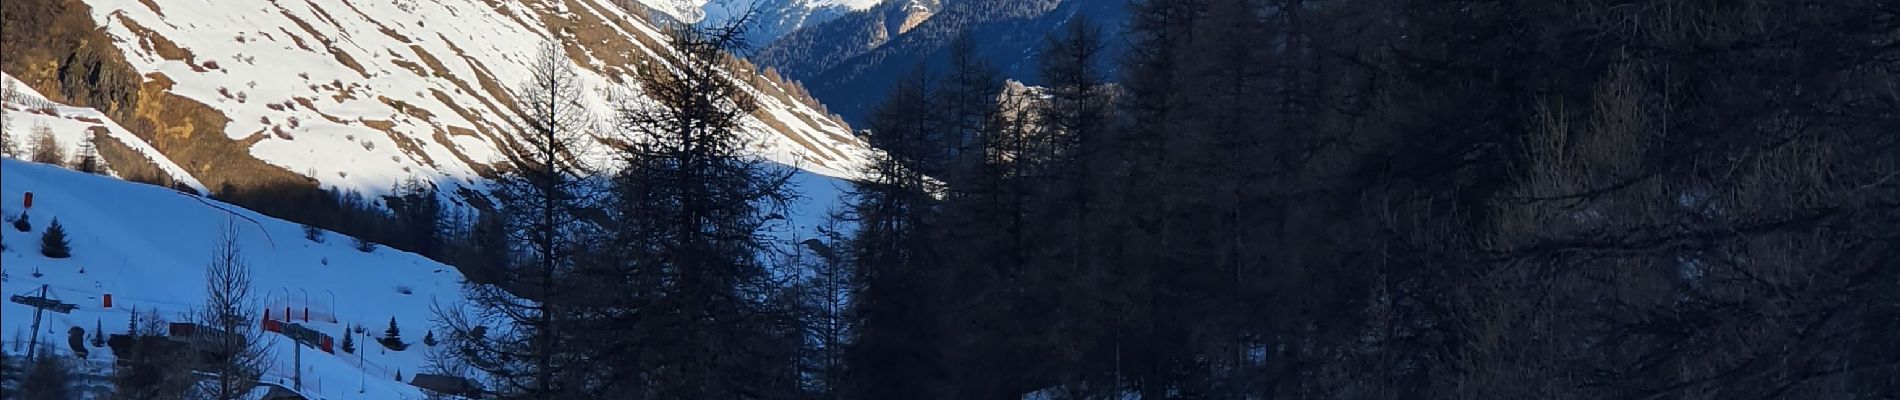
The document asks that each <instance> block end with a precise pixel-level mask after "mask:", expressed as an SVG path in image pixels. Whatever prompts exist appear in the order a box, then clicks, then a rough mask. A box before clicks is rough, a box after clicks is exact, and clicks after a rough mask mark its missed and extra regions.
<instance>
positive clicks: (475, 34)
mask: <svg viewBox="0 0 1900 400" xmlns="http://www.w3.org/2000/svg"><path fill="white" fill-rule="evenodd" d="M213 3H216V4H213ZM241 3H242V5H241V6H238V4H235V3H226V2H203V1H177V0H7V1H5V2H0V8H4V12H5V18H6V20H5V21H4V23H6V25H7V27H8V29H6V31H5V36H4V37H0V45H4V47H5V48H6V49H7V52H6V58H5V59H4V60H0V69H4V71H5V72H7V73H8V74H10V75H12V76H14V77H16V78H18V79H20V80H21V81H22V82H24V83H25V84H27V85H28V86H30V87H32V88H35V89H37V90H39V91H40V92H41V93H44V94H46V96H47V97H48V98H50V99H51V100H54V101H58V102H61V103H66V104H71V105H75V106H83V107H91V108H95V109H98V110H100V111H102V112H104V113H105V114H106V115H107V116H108V117H110V118H111V119H113V120H114V121H116V122H118V123H119V124H120V125H123V126H124V127H125V128H126V129H127V130H129V131H131V132H133V133H134V134H135V135H137V137H138V138H139V139H142V140H144V141H146V142H148V143H150V144H151V145H152V146H153V147H155V148H157V150H158V151H159V152H161V153H162V154H163V156H164V157H167V158H169V159H170V160H171V161H173V162H176V163H177V164H178V165H180V166H182V167H183V169H185V170H186V171H189V174H190V175H192V177H194V178H196V179H197V180H199V181H202V182H203V183H204V185H205V186H207V187H209V188H210V189H211V190H212V191H213V192H229V191H243V190H253V189H256V188H262V187H302V188H310V189H314V188H318V187H330V186H336V187H344V188H356V189H361V190H364V191H367V192H371V193H375V192H377V191H379V190H383V189H387V188H388V187H390V186H391V185H392V184H393V183H394V182H396V181H399V180H402V179H407V178H412V177H413V178H421V179H424V180H428V181H432V182H435V183H436V184H437V185H438V186H440V187H441V189H442V190H441V191H442V192H444V193H458V192H464V193H465V192H467V191H469V190H472V191H474V192H475V193H479V192H480V191H482V190H484V188H485V187H486V184H485V183H484V182H485V179H486V178H488V177H492V176H493V173H494V171H495V170H496V169H497V168H501V167H504V166H505V165H507V164H508V163H509V162H510V160H511V159H512V157H513V154H514V151H513V148H514V146H515V143H516V140H515V139H514V135H515V132H518V131H520V130H521V129H520V128H521V127H520V126H519V125H518V123H517V122H516V121H517V120H518V118H516V117H515V116H516V115H518V113H517V111H516V110H518V107H517V106H516V104H515V102H516V98H515V93H517V91H516V90H515V88H517V87H519V86H521V84H522V83H523V80H524V79H525V76H526V63H527V60H528V59H529V57H532V56H533V55H534V54H535V53H536V52H537V51H538V47H539V46H538V44H539V43H542V42H544V41H545V40H546V39H547V38H549V37H559V38H561V42H562V43H563V50H564V53H565V54H566V56H567V57H568V58H569V59H570V60H572V61H573V62H574V63H575V65H576V66H577V67H578V68H579V69H581V70H582V71H583V80H585V81H586V82H585V83H586V86H587V87H588V89H589V90H590V91H592V92H593V93H595V94H596V95H597V96H596V97H597V98H596V99H594V100H595V104H594V105H595V106H596V107H595V110H596V112H597V113H599V114H601V117H602V119H603V120H604V119H606V118H608V116H607V114H608V110H609V107H607V105H608V104H609V103H608V100H607V98H608V95H609V93H610V92H615V91H619V92H622V93H625V94H628V95H631V96H634V98H638V97H639V96H640V94H639V93H640V89H639V87H638V86H637V85H636V84H634V83H633V82H635V80H634V79H633V76H635V74H637V73H640V71H642V70H647V71H661V73H664V71H668V70H669V68H670V67H669V65H670V64H671V62H672V61H673V57H675V55H674V54H675V53H673V51H672V50H671V49H670V48H668V47H667V46H666V44H665V43H666V40H665V38H664V35H663V34H662V33H661V31H660V30H658V29H656V28H654V27H652V26H650V25H647V23H646V22H644V20H643V19H642V18H639V17H636V16H634V15H632V14H628V13H626V12H625V11H623V10H621V9H620V8H619V7H617V6H615V5H613V4H612V2H611V1H610V0H433V1H425V0H395V1H367V0H327V1H303V0H261V1H254V2H253V1H246V2H241ZM730 72H731V74H732V76H733V77H734V79H737V80H741V81H744V82H746V83H747V85H748V87H750V88H751V92H752V93H751V94H752V97H753V98H755V99H757V100H758V101H759V102H760V107H759V108H758V111H757V112H756V113H755V115H754V116H753V117H754V118H752V119H751V120H750V121H747V122H746V123H745V127H746V129H748V130H751V131H753V132H755V133H756V134H757V135H758V136H759V137H760V138H761V140H760V142H759V143H760V146H759V147H758V150H759V151H760V153H761V154H762V155H764V156H766V157H768V158H771V159H774V160H777V161H780V162H782V163H786V164H790V165H796V166H799V167H801V168H805V169H809V170H812V171H814V172H818V173H821V174H828V175H834V176H848V175H850V174H852V173H854V171H856V169H857V167H858V166H859V165H861V164H862V163H863V162H864V160H865V159H866V158H865V157H866V156H867V155H868V151H869V150H868V149H867V148H866V147H865V145H864V144H863V143H862V142H860V141H858V140H857V139H856V138H855V137H854V136H853V135H852V134H851V131H850V128H849V127H847V126H845V125H843V124H842V123H839V122H837V121H836V120H835V119H833V118H830V116H828V115H826V113H825V112H824V111H822V110H821V109H820V107H819V106H816V104H815V103H812V102H810V101H809V100H807V99H806V98H804V96H803V94H802V90H801V89H799V88H796V87H794V86H791V85H789V84H787V83H785V82H783V81H782V80H779V79H776V77H774V78H770V79H768V78H765V77H764V76H762V75H761V74H759V73H757V72H755V71H753V70H752V68H751V66H750V65H749V64H744V63H734V64H733V67H732V70H731V71H730ZM601 136H602V138H603V139H607V137H606V136H608V135H606V134H602V135H601ZM107 149H108V151H106V152H105V155H106V156H107V157H108V158H112V157H119V156H115V155H114V153H115V152H114V151H110V150H109V149H110V146H107ZM108 161H111V162H115V163H117V162H119V160H110V159H109V160H108ZM128 162H129V161H128Z"/></svg>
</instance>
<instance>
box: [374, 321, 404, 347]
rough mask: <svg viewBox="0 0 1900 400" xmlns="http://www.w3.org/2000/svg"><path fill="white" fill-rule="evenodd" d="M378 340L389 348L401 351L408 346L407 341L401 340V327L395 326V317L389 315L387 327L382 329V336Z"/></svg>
mask: <svg viewBox="0 0 1900 400" xmlns="http://www.w3.org/2000/svg"><path fill="white" fill-rule="evenodd" d="M379 341H380V342H382V344H383V347H386V348H389V349H390V350H395V351H403V350H407V349H408V348H409V344H408V343H403V342H402V329H401V328H397V327H396V317H389V329H386V330H383V338H382V339H380V340H379Z"/></svg>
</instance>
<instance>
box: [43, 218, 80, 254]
mask: <svg viewBox="0 0 1900 400" xmlns="http://www.w3.org/2000/svg"><path fill="white" fill-rule="evenodd" d="M40 254H41V255H45V256H46V257H47V258H67V257H72V256H73V249H72V244H71V243H69V242H68V241H67V239H66V227H65V226H61V225H60V224H59V218H58V217H54V218H53V222H50V223H47V224H46V231H45V232H43V233H41V234H40Z"/></svg>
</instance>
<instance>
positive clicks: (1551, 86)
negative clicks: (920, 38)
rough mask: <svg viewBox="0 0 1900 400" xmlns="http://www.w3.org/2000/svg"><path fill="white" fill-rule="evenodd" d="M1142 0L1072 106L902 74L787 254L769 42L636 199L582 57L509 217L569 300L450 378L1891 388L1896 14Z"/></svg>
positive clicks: (509, 320)
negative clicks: (602, 176) (845, 182)
mask: <svg viewBox="0 0 1900 400" xmlns="http://www.w3.org/2000/svg"><path fill="white" fill-rule="evenodd" d="M1131 7H1133V11H1132V12H1133V15H1134V17H1133V20H1132V22H1130V23H1129V24H1128V25H1127V26H1105V27H1104V26H1095V25H1093V24H1090V23H1087V22H1086V21H1072V22H1073V23H1070V24H1067V25H1065V26H1067V27H1068V29H1067V30H1065V31H1063V32H1057V33H1054V34H1052V35H1050V37H1049V38H1048V40H1047V42H1046V43H1045V46H1044V50H1043V51H1042V52H1041V54H1040V56H1039V57H1040V59H1039V62H1040V65H1041V70H1040V74H1039V75H1040V76H1041V77H1042V78H1043V80H1044V82H1043V83H1044V85H1042V86H1040V87H1022V86H1020V85H1008V84H1006V83H1005V82H1004V81H1003V80H1002V79H1001V78H999V77H998V75H997V73H996V72H995V68H993V67H991V66H988V65H985V64H984V63H983V62H982V61H981V59H980V58H979V57H975V56H973V55H972V51H971V49H970V46H969V44H968V43H967V42H966V43H963V44H961V45H959V46H956V51H954V52H953V53H954V54H953V56H952V57H951V61H950V62H949V63H948V64H947V65H929V66H919V67H918V69H917V72H915V73H913V74H911V75H909V76H908V77H906V78H905V79H903V80H901V81H897V82H894V83H893V85H894V87H893V89H892V90H891V91H890V94H889V96H888V97H887V98H886V99H885V100H884V101H883V103H882V105H881V106H879V107H878V108H877V109H876V110H875V112H874V114H872V115H871V116H870V121H869V124H868V125H869V126H868V127H867V128H868V129H867V131H868V132H870V133H869V134H868V135H869V136H868V139H869V140H870V141H871V142H872V143H873V144H875V145H876V146H877V147H878V148H880V149H882V150H883V151H884V153H883V155H882V156H881V157H880V159H879V160H878V163H877V164H876V165H875V166H874V168H873V170H872V171H867V172H868V173H869V174H868V175H869V176H871V178H869V179H867V180H865V181H862V182H858V183H857V184H856V185H855V187H854V189H853V195H852V196H851V197H852V202H851V204H849V206H848V207H846V209H843V210H840V212H839V213H838V215H836V216H834V218H833V222H832V223H831V224H830V225H831V226H830V227H829V229H826V230H824V231H823V233H822V234H820V235H818V237H814V238H809V239H808V240H804V241H803V242H800V243H798V246H797V247H796V249H795V251H791V252H789V253H787V254H782V256H783V257H758V256H756V255H755V254H757V252H759V251H763V250H766V249H771V248H774V247H773V246H771V245H770V244H769V243H767V242H768V241H769V238H768V237H766V236H765V235H763V234H762V233H761V232H762V230H764V229H766V228H767V227H769V226H771V225H772V224H774V223H775V222H774V221H775V220H776V219H777V218H779V215H778V214H777V213H778V212H780V211H781V210H780V208H781V207H778V206H780V205H782V204H783V201H784V200H785V199H786V196H788V195H789V194H790V193H789V192H788V190H787V189H788V188H787V187H785V185H784V182H785V174H784V173H783V171H777V170H774V169H773V168H771V167H769V166H766V165H764V164H760V161H758V160H754V159H752V158H748V157H746V156H744V154H743V152H741V151H738V150H737V149H738V148H740V146H739V145H738V143H741V142H742V141H743V138H742V137H739V136H736V135H733V134H732V132H733V129H732V126H733V122H732V116H733V115H737V114H738V113H743V112H744V107H745V104H746V101H745V98H744V95H743V94H742V93H739V92H736V91H734V90H733V88H732V87H731V86H730V84H729V83H724V82H726V81H724V80H721V79H717V78H716V77H715V76H714V75H715V74H713V73H712V72H710V71H715V70H716V69H715V68H712V65H713V63H715V62H719V61H717V60H721V59H723V58H722V57H719V56H718V55H717V54H718V48H719V47H721V46H722V44H723V43H727V42H728V40H729V39H731V38H734V37H737V35H738V34H737V33H735V32H733V31H705V32H702V31H695V30H687V31H686V32H683V33H682V34H680V35H678V36H679V38H678V39H676V42H677V43H675V46H676V47H678V48H681V49H685V51H683V54H682V57H683V58H684V59H685V60H688V61H687V62H686V63H685V64H682V65H684V66H685V67H683V68H684V69H685V70H686V71H685V72H684V73H681V74H679V75H678V76H677V77H670V78H669V77H657V76H656V77H649V78H648V79H649V81H648V82H645V83H646V84H647V85H648V87H650V88H653V89H654V90H655V92H654V93H655V94H656V101H655V102H654V103H651V104H629V105H624V107H623V108H622V109H618V110H615V113H616V115H618V118H616V125H617V126H618V130H619V131H621V132H623V133H626V134H629V135H630V136H628V137H629V138H630V139H629V140H628V141H627V142H626V143H625V145H624V146H620V148H618V149H615V150H616V151H617V153H619V154H621V155H622V156H623V162H624V163H625V164H627V165H628V168H625V169H623V170H622V171H621V172H615V173H612V174H611V179H608V180H607V182H599V181H593V180H589V179H586V177H587V176H589V175H588V170H587V169H586V168H582V167H581V166H580V165H579V163H580V161H579V160H580V158H578V157H574V156H573V155H574V154H579V153H582V152H581V151H578V150H575V149H572V148H570V145H571V143H572V142H573V141H572V140H567V139H564V138H568V137H570V136H567V135H573V134H575V133H573V132H570V131H571V130H572V129H569V128H565V127H566V126H569V125H571V124H572V123H571V121H569V120H567V119H565V117H563V115H566V114H563V113H564V112H566V111H563V110H561V107H566V106H567V105H569V104H579V103H578V102H574V101H571V100H565V99H566V98H568V97H571V95H563V94H562V93H568V91H571V90H573V89H571V88H566V86H563V85H564V83H562V82H564V79H567V78H563V77H565V76H569V75H565V74H562V73H559V71H558V67H555V66H552V65H550V66H549V67H548V68H547V69H544V71H546V72H548V73H545V74H537V82H534V83H531V86H535V87H537V88H541V92H540V93H546V94H547V95H545V96H540V97H536V99H537V101H539V102H545V104H547V105H549V106H550V107H547V108H537V109H536V110H534V114H537V115H540V116H543V117H546V118H544V119H542V120H541V121H542V122H539V123H533V124H530V125H532V126H536V127H537V131H536V132H535V135H531V136H532V137H537V138H539V139H536V140H533V141H534V143H532V146H534V147H535V148H536V149H537V150H536V151H535V152H533V153H535V154H539V155H540V156H538V157H539V159H538V161H535V162H531V163H528V164H527V165H526V167H524V168H523V169H522V171H520V172H519V175H518V176H517V177H516V178H513V179H514V180H510V181H508V182H509V183H507V184H505V185H504V186H505V187H507V188H509V189H508V190H506V191H505V192H504V193H506V194H507V195H506V196H503V204H502V206H503V209H504V210H509V211H510V212H509V215H508V216H507V218H506V219H507V220H508V221H507V222H506V226H507V227H508V229H506V231H508V232H510V233H511V234H519V235H521V236H522V237H519V238H516V240H517V241H522V242H525V243H528V244H529V245H525V246H518V247H519V248H522V249H523V251H521V253H522V254H519V255H517V256H515V257H516V259H522V260H524V261H522V262H517V263H515V264H518V265H515V266H514V267H513V268H508V269H507V270H508V272H510V273H509V274H504V275H505V276H504V279H503V281H504V282H507V283H506V284H504V285H502V286H503V287H511V288H514V290H512V291H513V292H514V293H518V294H519V293H526V294H527V295H526V296H527V297H530V298H534V299H535V300H537V301H532V302H529V301H521V300H519V299H516V298H514V297H513V296H510V295H508V294H507V293H503V292H500V291H495V290H494V289H487V291H482V290H483V289H481V288H482V287H481V286H471V290H473V291H477V292H478V295H476V296H472V298H475V299H477V300H478V301H481V302H482V303H483V304H484V305H485V306H486V307H485V310H486V312H485V313H477V314H475V315H459V314H458V315H445V320H446V321H447V322H448V325H450V326H451V329H448V331H450V332H452V334H451V335H449V340H448V342H449V343H451V345H452V346H454V348H456V349H459V352H457V353H456V354H457V355H459V357H454V358H455V359H456V360H448V361H445V365H450V364H452V365H459V366H460V367H462V368H471V369H474V370H480V371H481V372H483V373H485V374H486V375H487V376H490V377H494V378H496V379H497V380H499V381H500V382H501V383H503V384H501V385H498V386H497V387H495V388H494V389H495V390H498V391H500V392H501V393H504V394H508V395H511V396H519V397H521V398H536V399H553V398H624V399H640V398H814V399H816V398H828V399H829V398H845V399H991V398H1020V397H1023V396H1025V395H1029V394H1035V395H1039V396H1044V397H1048V398H1078V399H1105V398H1128V397H1130V396H1131V395H1132V396H1135V397H1139V398H1146V399H1163V398H1183V399H1198V398H1215V399H1239V398H1251V399H1268V398H1342V399H1413V398H1509V399H1518V398H1550V399H1568V398H1578V399H1609V398H1645V399H1705V398H1706V399H1718V398H1719V399H1730V398H1790V399H1821V398H1830V399H1874V398H1894V397H1896V396H1900V341H1896V340H1894V339H1893V337H1892V335H1893V332H1895V331H1896V330H1900V261H1897V260H1900V134H1896V132H1900V82H1897V81H1896V79H1895V77H1896V73H1900V3H1894V2H1891V1H1883V0H1840V1H1830V2H1788V1H1767V0H1750V1H1679V2H1627V1H1608V0H1566V1H1555V2H1535V3H1532V2H1508V1H1456V2H1443V1H1414V0H1381V1H1367V2H1351V3H1347V2H1322V1H1300V0H1267V1H1260V0H1140V1H1136V2H1134V3H1133V4H1132V5H1131ZM1107 30H1121V36H1122V37H1124V38H1126V40H1128V41H1129V43H1125V44H1124V43H1111V42H1109V41H1107V40H1105V39H1104V37H1109V36H1108V35H1105V34H1104V32H1105V31H1107ZM1124 45H1125V46H1127V49H1128V51H1127V54H1126V55H1125V56H1122V57H1118V59H1115V60H1107V61H1112V62H1114V63H1117V64H1118V65H1119V66H1120V67H1119V69H1118V71H1120V72H1119V74H1117V75H1116V76H1108V74H1107V73H1105V72H1104V70H1103V69H1102V68H1100V65H1101V64H1100V61H1103V60H1101V57H1103V54H1105V50H1104V49H1105V48H1108V47H1109V46H1124ZM564 88H566V89H564ZM636 138H645V139H636ZM590 210H600V211H590ZM573 221H597V222H600V223H593V224H582V223H570V222H573ZM578 226H585V227H598V228H599V229H593V228H577V227H578ZM784 267H797V268H798V269H797V272H798V273H793V274H785V273H774V272H772V271H774V270H780V271H782V270H784V269H785V268H784ZM445 314H451V313H445ZM500 326H512V327H513V328H491V327H500Z"/></svg>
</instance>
